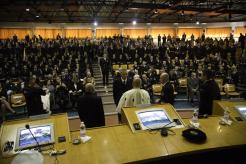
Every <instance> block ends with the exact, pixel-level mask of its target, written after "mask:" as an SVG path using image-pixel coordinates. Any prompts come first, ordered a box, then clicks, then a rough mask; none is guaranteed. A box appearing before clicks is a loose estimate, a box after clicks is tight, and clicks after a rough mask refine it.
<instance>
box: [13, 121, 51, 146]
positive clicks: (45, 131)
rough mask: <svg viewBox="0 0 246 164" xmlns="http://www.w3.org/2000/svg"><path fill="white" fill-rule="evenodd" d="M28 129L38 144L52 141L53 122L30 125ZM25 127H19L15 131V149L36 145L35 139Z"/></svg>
mask: <svg viewBox="0 0 246 164" xmlns="http://www.w3.org/2000/svg"><path fill="white" fill-rule="evenodd" d="M30 130H31V132H32V134H33V135H34V137H35V138H36V140H37V141H38V143H39V145H46V144H51V143H54V131H53V124H47V125H39V126H31V127H30ZM32 134H31V133H30V131H29V130H28V129H26V128H20V129H18V131H17V137H16V150H22V149H27V148H31V147H35V146H37V143H36V141H35V139H34V138H33V136H32Z"/></svg>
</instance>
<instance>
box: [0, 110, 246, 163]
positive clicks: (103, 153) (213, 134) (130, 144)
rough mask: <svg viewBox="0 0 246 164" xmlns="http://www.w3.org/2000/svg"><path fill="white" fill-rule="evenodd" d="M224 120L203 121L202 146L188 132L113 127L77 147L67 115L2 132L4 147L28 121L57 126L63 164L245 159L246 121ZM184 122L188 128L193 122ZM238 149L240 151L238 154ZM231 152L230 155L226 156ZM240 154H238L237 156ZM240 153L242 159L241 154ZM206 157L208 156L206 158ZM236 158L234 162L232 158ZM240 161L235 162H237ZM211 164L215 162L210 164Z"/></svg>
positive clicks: (96, 130)
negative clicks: (63, 139) (63, 151)
mask: <svg viewBox="0 0 246 164" xmlns="http://www.w3.org/2000/svg"><path fill="white" fill-rule="evenodd" d="M220 118H221V116H215V117H213V116H212V117H209V118H207V119H200V120H199V122H200V125H201V126H200V129H201V130H202V131H204V132H205V133H206V135H207V141H206V142H205V143H202V144H195V143H191V142H188V141H187V140H185V139H184V138H183V137H182V135H181V134H182V131H183V130H184V129H185V128H180V129H173V131H174V132H175V135H171V134H170V135H169V136H167V137H162V136H161V135H160V132H159V131H152V132H150V131H140V132H138V133H133V132H132V131H131V128H130V126H129V125H119V126H112V127H101V128H92V129H88V130H87V135H88V136H91V137H92V138H91V140H90V141H88V142H87V143H82V144H79V145H73V144H72V143H71V141H72V140H73V139H74V138H77V137H78V136H79V131H74V132H69V128H68V123H67V121H68V118H67V115H66V114H62V115H56V116H51V117H50V118H48V119H44V120H38V122H30V121H28V120H20V121H12V122H6V123H5V124H4V125H3V126H2V130H1V145H2V143H3V142H4V140H5V139H6V137H9V138H11V137H13V135H14V134H13V133H14V132H13V129H12V128H13V127H19V126H21V125H24V124H25V123H26V122H27V121H28V122H29V123H30V124H31V123H32V124H34V123H37V124H38V123H48V122H53V123H54V125H55V138H56V143H55V145H54V146H55V148H57V149H66V151H67V153H66V154H64V155H61V156H58V160H59V162H60V164H70V163H71V164H81V163H89V164H91V163H105V164H114V163H139V162H150V163H151V162H153V163H155V162H157V163H158V162H160V161H159V160H164V161H166V162H173V161H175V162H176V161H180V162H185V163H186V162H187V161H189V160H193V161H192V162H194V160H197V159H198V160H201V159H203V160H208V159H210V158H211V159H212V161H214V158H212V157H213V156H212V157H211V154H214V152H217V153H215V154H216V156H215V155H214V156H215V157H218V158H219V159H218V161H225V160H223V159H220V158H224V159H226V160H227V158H230V159H232V158H234V157H235V155H236V156H237V157H243V156H242V155H241V154H240V153H244V152H245V149H246V148H245V147H246V137H245V136H246V121H241V122H238V121H235V120H234V121H233V124H232V125H231V126H222V125H220V124H219V121H220ZM183 122H184V123H185V124H186V125H188V124H189V119H184V120H183ZM62 135H65V136H66V138H67V141H66V142H64V143H58V142H57V137H58V136H62ZM70 138H71V140H70ZM235 148H240V151H236V150H235ZM224 150H228V151H229V152H228V151H227V153H223V151H224ZM234 152H236V153H234ZM238 152H239V155H238V154H237V153H238ZM204 154H205V155H204ZM198 157H199V158H198ZM231 157H232V158H231ZM12 158H13V157H8V158H3V157H1V158H0V163H1V164H8V163H11V160H12ZM44 159H45V163H54V160H55V158H54V157H50V156H48V155H44ZM237 159H239V158H236V159H233V160H235V161H237ZM210 162H211V161H210Z"/></svg>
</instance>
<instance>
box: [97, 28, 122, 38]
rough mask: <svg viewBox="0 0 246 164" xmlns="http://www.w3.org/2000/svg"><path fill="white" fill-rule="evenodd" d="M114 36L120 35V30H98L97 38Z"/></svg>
mask: <svg viewBox="0 0 246 164" xmlns="http://www.w3.org/2000/svg"><path fill="white" fill-rule="evenodd" d="M114 35H120V29H97V31H96V37H97V38H100V37H105V36H107V37H109V36H111V37H112V36H114Z"/></svg>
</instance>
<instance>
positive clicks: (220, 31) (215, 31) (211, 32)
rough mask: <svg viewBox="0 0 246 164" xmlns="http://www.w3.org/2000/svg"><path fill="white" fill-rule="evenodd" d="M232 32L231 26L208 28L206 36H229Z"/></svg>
mask: <svg viewBox="0 0 246 164" xmlns="http://www.w3.org/2000/svg"><path fill="white" fill-rule="evenodd" d="M231 32H232V30H231V28H230V27H222V28H207V33H206V37H212V38H225V37H229V36H230V33H231Z"/></svg>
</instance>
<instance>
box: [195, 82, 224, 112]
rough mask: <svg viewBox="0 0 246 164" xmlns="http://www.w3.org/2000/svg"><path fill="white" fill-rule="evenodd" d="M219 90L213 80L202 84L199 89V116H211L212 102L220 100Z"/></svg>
mask: <svg viewBox="0 0 246 164" xmlns="http://www.w3.org/2000/svg"><path fill="white" fill-rule="evenodd" d="M220 99H221V96H220V89H219V86H218V84H217V83H216V82H215V81H214V80H208V81H206V82H204V83H203V84H202V85H201V87H200V104H199V114H200V115H202V114H209V115H211V114H212V107H213V100H220Z"/></svg>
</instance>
